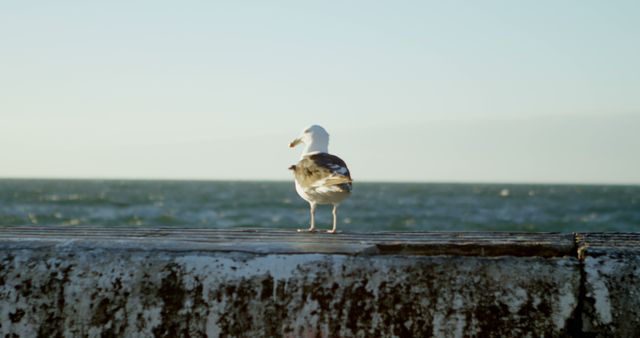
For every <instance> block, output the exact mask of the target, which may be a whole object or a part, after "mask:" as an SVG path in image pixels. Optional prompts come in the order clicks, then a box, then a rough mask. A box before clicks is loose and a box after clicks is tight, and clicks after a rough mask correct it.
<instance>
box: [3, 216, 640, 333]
mask: <svg viewBox="0 0 640 338" xmlns="http://www.w3.org/2000/svg"><path fill="white" fill-rule="evenodd" d="M586 242H587V240H586V239H584V238H583V239H582V242H581V243H583V244H584V243H586ZM584 245H586V244H584ZM577 249H578V247H577V246H576V242H575V241H574V236H573V235H571V234H529V235H523V234H477V233H470V234H460V233H452V234H443V233H438V234H429V233H414V234H392V233H378V234H369V235H364V234H338V235H334V236H332V235H325V234H296V233H291V232H286V231H260V232H255V231H220V230H141V229H137V230H131V229H121V230H118V229H89V228H86V229H78V228H75V229H69V228H66V229H65V228H58V229H55V230H54V231H52V230H47V229H34V228H19V229H18V228H12V229H2V230H1V231H0V325H1V326H0V337H5V336H6V337H206V336H208V337H218V336H229V337H272V336H288V337H318V336H319V337H337V336H343V337H348V336H356V337H391V336H396V337H410V336H413V337H419V336H420V337H421V336H441V337H462V336H486V337H523V336H532V337H537V336H547V337H549V336H552V337H555V336H578V335H581V334H582V333H596V334H598V333H602V335H603V336H605V335H612V334H613V335H615V336H620V337H622V336H629V335H622V334H626V333H629V332H637V331H638V328H639V326H638V323H637V322H633V321H629V320H626V318H627V317H626V316H628V315H629V313H628V312H627V313H624V311H625V309H624V308H619V309H618V308H617V306H618V303H617V302H618V301H620V302H621V303H620V306H635V307H634V309H636V310H635V311H637V309H638V307H637V305H638V302H639V301H638V290H639V289H638V286H639V285H640V282H639V280H640V278H639V273H638V271H639V270H638V266H639V265H638V258H637V257H638V256H637V255H636V256H634V254H633V252H635V251H634V250H632V249H630V250H628V256H625V257H627V258H624V261H623V262H622V263H620V262H618V261H616V262H614V263H610V262H609V261H607V260H606V259H607V258H606V257H608V256H606V255H602V256H599V258H598V257H591V256H589V258H588V259H585V260H579V259H578V256H577ZM581 252H582V254H586V251H585V250H582V251H581ZM536 253H539V255H538V254H536ZM590 259H593V262H592V261H591V260H590ZM600 259H604V260H605V261H600ZM634 259H635V260H634ZM629 262H631V263H629ZM615 264H622V265H623V266H625V267H627V270H624V269H621V268H619V265H615ZM633 264H635V265H633ZM629 269H630V270H629ZM620 271H626V272H624V273H622V274H620V273H619V272H620ZM630 274H631V275H633V276H634V277H630ZM634 274H635V275H634ZM591 275H593V276H597V278H591V277H590V276H591ZM590 278H591V279H590ZM620 278H622V279H620ZM630 278H631V279H630ZM590 280H592V281H593V282H591V284H589V283H585V281H590ZM617 283H622V284H625V283H626V284H625V285H631V287H630V289H626V290H621V289H618V288H616V287H618V284H617ZM603 284H604V285H605V288H606V296H604V294H605V292H604V291H603V290H604V289H603V288H602V285H603ZM590 285H593V286H590ZM625 292H626V299H625V297H624V294H625ZM629 292H635V296H634V295H633V294H630V293H629ZM630 296H631V297H630ZM589 297H591V298H589ZM585 298H586V299H587V300H588V301H584V299H585ZM591 299H592V300H593V302H592V303H593V304H591V303H589V302H590V300H591ZM606 302H608V304H609V307H608V309H609V312H607V310H606V309H607V307H606V306H602V304H605V303H606ZM619 310H620V311H619ZM635 314H636V317H635V318H636V320H637V312H636V313H635ZM631 315H633V313H631Z"/></svg>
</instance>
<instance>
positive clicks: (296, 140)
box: [289, 138, 302, 148]
mask: <svg viewBox="0 0 640 338" xmlns="http://www.w3.org/2000/svg"><path fill="white" fill-rule="evenodd" d="M300 143H302V140H301V139H299V138H297V139H295V140H293V141H291V143H289V148H293V147H295V146H297V145H298V144H300Z"/></svg>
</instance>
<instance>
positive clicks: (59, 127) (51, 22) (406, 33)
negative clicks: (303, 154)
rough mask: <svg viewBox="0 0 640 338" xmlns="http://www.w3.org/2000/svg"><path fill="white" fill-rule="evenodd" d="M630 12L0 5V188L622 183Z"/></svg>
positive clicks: (633, 127) (629, 172) (634, 91)
mask: <svg viewBox="0 0 640 338" xmlns="http://www.w3.org/2000/svg"><path fill="white" fill-rule="evenodd" d="M639 17H640V2H638V1H447V2H444V1H438V2H436V1H433V2H427V1H378V2H375V3H374V2H371V1H322V2H319V1H318V2H311V1H272V2H267V1H253V2H251V1H224V2H220V1H180V2H175V1H164V2H163V1H108V2H97V1H95V2H88V1H55V2H45V1H14V2H8V1H4V2H0V41H1V42H2V43H1V44H0V152H1V155H0V177H100V178H181V179H192V178H193V179H290V173H289V172H287V170H286V168H287V167H288V165H289V164H291V163H294V162H295V161H296V160H297V158H298V156H299V152H300V150H299V149H296V150H290V149H288V148H287V147H286V146H287V144H288V142H289V141H291V139H293V138H294V137H295V136H297V134H298V133H299V132H300V130H302V129H303V128H304V127H306V126H307V125H309V124H311V123H317V124H321V125H323V126H325V127H326V128H327V129H328V130H329V132H330V134H331V135H332V140H331V144H330V151H331V152H333V153H336V154H338V155H340V156H341V157H343V158H344V159H345V160H346V162H347V164H349V166H350V167H351V169H352V172H353V175H354V178H355V179H356V180H391V181H465V182H467V181H479V182H583V183H636V184H638V183H640V155H639V154H640V150H639V149H640V44H639V43H638V41H640V20H638V18H639Z"/></svg>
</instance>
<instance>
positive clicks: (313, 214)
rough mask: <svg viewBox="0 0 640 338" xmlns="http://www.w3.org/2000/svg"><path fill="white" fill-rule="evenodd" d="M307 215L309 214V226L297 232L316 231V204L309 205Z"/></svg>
mask: <svg viewBox="0 0 640 338" xmlns="http://www.w3.org/2000/svg"><path fill="white" fill-rule="evenodd" d="M309 213H310V214H311V226H310V227H309V229H307V230H305V229H298V232H304V231H308V232H315V231H316V204H315V203H309Z"/></svg>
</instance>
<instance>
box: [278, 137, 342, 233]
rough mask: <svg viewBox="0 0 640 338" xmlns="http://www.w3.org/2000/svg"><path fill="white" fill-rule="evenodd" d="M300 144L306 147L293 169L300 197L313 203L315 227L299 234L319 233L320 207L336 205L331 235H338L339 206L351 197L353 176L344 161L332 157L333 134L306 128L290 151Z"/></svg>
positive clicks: (312, 217)
mask: <svg viewBox="0 0 640 338" xmlns="http://www.w3.org/2000/svg"><path fill="white" fill-rule="evenodd" d="M299 144H304V145H305V148H304V150H303V151H302V156H301V157H300V161H299V162H298V163H297V164H294V165H292V166H290V167H289V170H292V171H293V176H294V178H295V182H296V191H297V192H298V195H300V197H302V198H303V199H304V200H305V201H307V202H309V208H310V214H311V226H310V227H309V229H300V230H298V231H299V232H302V231H308V232H315V231H316V226H315V211H316V206H317V205H318V204H332V205H333V228H332V229H331V230H328V231H327V232H328V233H332V234H334V233H336V225H337V223H338V216H337V209H338V205H339V204H340V202H342V201H343V200H344V199H345V198H347V197H349V195H350V194H351V183H352V182H353V181H352V180H351V174H350V173H349V169H348V168H347V165H346V164H345V163H344V161H343V160H342V159H340V158H339V157H338V156H335V155H331V154H329V149H328V148H329V133H327V131H326V130H325V129H324V128H322V127H321V126H318V125H312V126H311V127H309V128H306V129H304V130H303V131H302V133H301V135H300V137H298V138H296V139H295V140H293V141H292V142H291V143H290V144H289V148H293V147H295V146H297V145H299Z"/></svg>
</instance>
